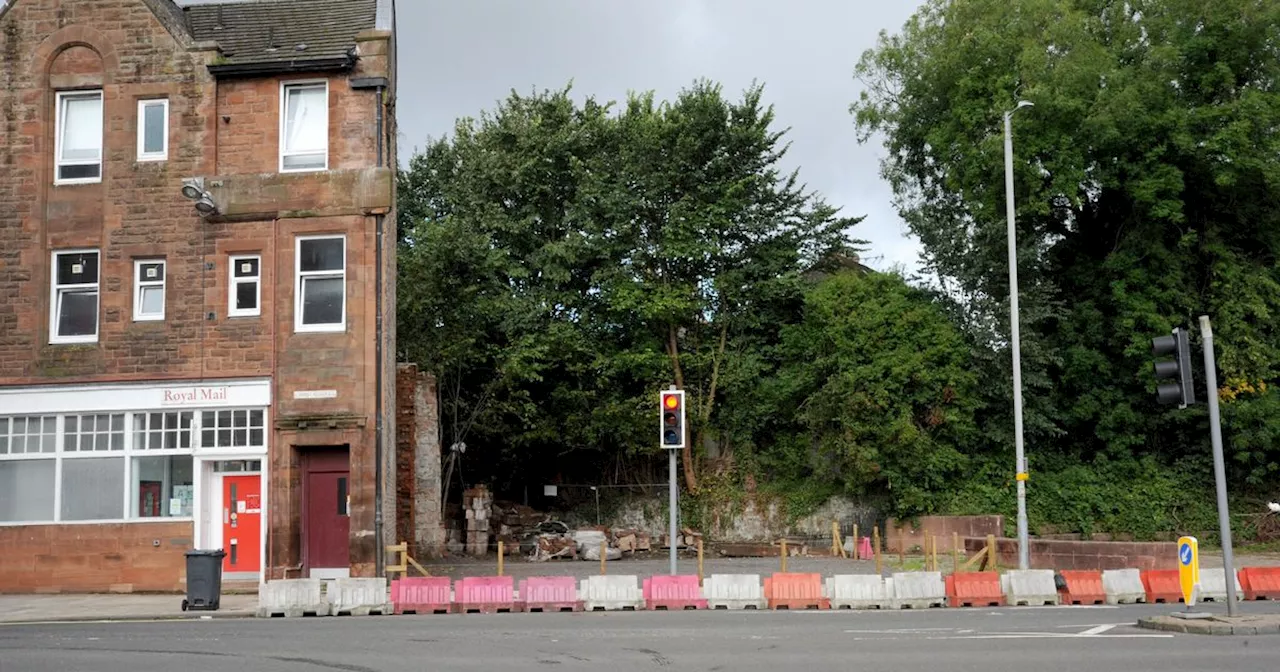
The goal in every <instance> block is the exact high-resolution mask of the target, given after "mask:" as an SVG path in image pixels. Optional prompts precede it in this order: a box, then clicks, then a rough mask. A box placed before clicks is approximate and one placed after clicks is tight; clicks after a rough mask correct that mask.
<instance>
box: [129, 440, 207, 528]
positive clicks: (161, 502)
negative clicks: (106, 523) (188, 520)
mask: <svg viewBox="0 0 1280 672" xmlns="http://www.w3.org/2000/svg"><path fill="white" fill-rule="evenodd" d="M193 467H194V465H193V460H192V457H191V456H190V455H160V456H154V457H135V458H133V469H132V473H133V486H132V487H133V496H132V497H131V498H130V501H131V502H132V504H131V506H132V511H130V517H133V518H169V517H189V516H191V515H192V513H193V507H194V506H195V501H194V493H195V488H194V485H193V483H194V480H195V479H194V478H193V475H194V468H193Z"/></svg>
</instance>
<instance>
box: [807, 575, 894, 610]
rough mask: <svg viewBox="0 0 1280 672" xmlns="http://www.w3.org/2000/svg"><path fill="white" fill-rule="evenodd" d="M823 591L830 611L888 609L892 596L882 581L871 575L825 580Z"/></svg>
mask: <svg viewBox="0 0 1280 672" xmlns="http://www.w3.org/2000/svg"><path fill="white" fill-rule="evenodd" d="M824 590H825V592H826V595H827V597H828V598H830V599H831V608H832V609H889V608H891V607H892V606H893V595H891V594H890V593H889V592H888V591H887V590H886V589H885V585H884V579H882V578H880V577H879V576H874V575H871V574H840V575H837V576H833V577H831V578H829V579H827V580H826V582H825V585H824Z"/></svg>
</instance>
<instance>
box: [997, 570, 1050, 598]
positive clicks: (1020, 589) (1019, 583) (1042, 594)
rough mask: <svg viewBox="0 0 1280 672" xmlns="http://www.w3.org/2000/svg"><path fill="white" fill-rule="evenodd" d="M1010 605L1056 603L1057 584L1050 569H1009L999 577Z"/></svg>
mask: <svg viewBox="0 0 1280 672" xmlns="http://www.w3.org/2000/svg"><path fill="white" fill-rule="evenodd" d="M1000 585H1001V587H1002V588H1003V589H1004V596H1005V600H1006V601H1007V602H1008V603H1009V605H1010V606H1032V607H1039V606H1044V605H1053V604H1057V603H1058V584H1057V583H1055V582H1054V580H1053V570H1052V569H1011V570H1009V571H1008V572H1006V573H1005V574H1004V575H1003V576H1001V577H1000Z"/></svg>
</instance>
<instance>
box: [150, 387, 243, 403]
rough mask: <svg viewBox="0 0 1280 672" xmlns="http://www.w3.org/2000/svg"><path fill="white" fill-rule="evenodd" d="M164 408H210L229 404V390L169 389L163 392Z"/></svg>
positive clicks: (161, 399)
mask: <svg viewBox="0 0 1280 672" xmlns="http://www.w3.org/2000/svg"><path fill="white" fill-rule="evenodd" d="M161 395H162V396H161V398H160V404H161V405H162V406H208V405H210V404H225V403H227V388H226V386H225V385H224V386H220V387H167V388H165V389H164V390H163V391H162V392H161Z"/></svg>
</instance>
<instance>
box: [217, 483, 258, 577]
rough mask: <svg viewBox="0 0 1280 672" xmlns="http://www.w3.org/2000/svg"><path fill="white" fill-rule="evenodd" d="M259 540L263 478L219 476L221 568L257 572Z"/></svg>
mask: <svg viewBox="0 0 1280 672" xmlns="http://www.w3.org/2000/svg"><path fill="white" fill-rule="evenodd" d="M261 541H262V479H261V477H260V476H259V475H258V474H253V475H250V476H231V475H226V476H223V477H222V547H223V549H224V550H225V551H226V553H227V557H225V558H223V559H222V571H223V572H256V571H258V570H259V569H260V566H259V564H260V563H259V562H258V558H259V551H260V550H261Z"/></svg>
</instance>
